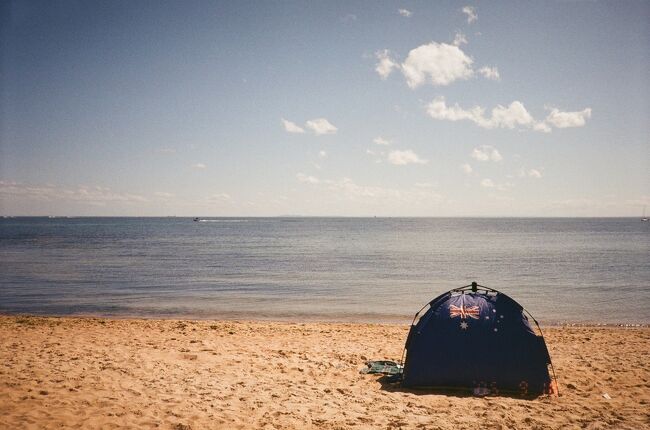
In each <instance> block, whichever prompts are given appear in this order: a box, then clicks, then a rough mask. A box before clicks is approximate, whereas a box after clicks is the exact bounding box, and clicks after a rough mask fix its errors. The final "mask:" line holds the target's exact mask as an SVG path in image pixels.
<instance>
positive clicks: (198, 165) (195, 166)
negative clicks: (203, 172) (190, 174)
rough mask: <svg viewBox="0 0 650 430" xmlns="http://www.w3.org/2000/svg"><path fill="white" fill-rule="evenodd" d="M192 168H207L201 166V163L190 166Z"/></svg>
mask: <svg viewBox="0 0 650 430" xmlns="http://www.w3.org/2000/svg"><path fill="white" fill-rule="evenodd" d="M192 167H193V168H195V169H205V168H206V167H207V166H206V165H205V164H203V163H195V164H192Z"/></svg>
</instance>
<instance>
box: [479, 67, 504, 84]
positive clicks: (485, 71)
mask: <svg viewBox="0 0 650 430" xmlns="http://www.w3.org/2000/svg"><path fill="white" fill-rule="evenodd" d="M478 72H479V73H480V74H481V75H483V77H484V78H485V79H490V80H492V81H498V80H501V76H500V75H499V69H497V68H496V67H488V66H484V67H481V68H480V69H478Z"/></svg>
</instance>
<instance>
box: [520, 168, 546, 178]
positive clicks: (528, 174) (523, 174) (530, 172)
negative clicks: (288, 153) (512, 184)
mask: <svg viewBox="0 0 650 430" xmlns="http://www.w3.org/2000/svg"><path fill="white" fill-rule="evenodd" d="M517 176H519V177H520V178H536V179H539V178H541V177H542V172H541V171H540V170H538V169H525V168H523V167H522V168H520V169H519V171H518V172H517Z"/></svg>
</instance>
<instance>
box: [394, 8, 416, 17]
mask: <svg viewBox="0 0 650 430" xmlns="http://www.w3.org/2000/svg"><path fill="white" fill-rule="evenodd" d="M397 13H399V14H400V15H402V16H403V17H404V18H410V17H411V15H413V12H411V11H410V10H408V9H398V10H397Z"/></svg>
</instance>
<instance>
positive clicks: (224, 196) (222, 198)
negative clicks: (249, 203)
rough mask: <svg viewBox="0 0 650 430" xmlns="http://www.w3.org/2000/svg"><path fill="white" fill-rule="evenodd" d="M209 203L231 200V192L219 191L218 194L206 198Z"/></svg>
mask: <svg viewBox="0 0 650 430" xmlns="http://www.w3.org/2000/svg"><path fill="white" fill-rule="evenodd" d="M206 200H207V202H208V203H218V202H226V201H230V200H231V197H230V194H228V193H218V194H212V195H210V196H208V197H207V198H206Z"/></svg>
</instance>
